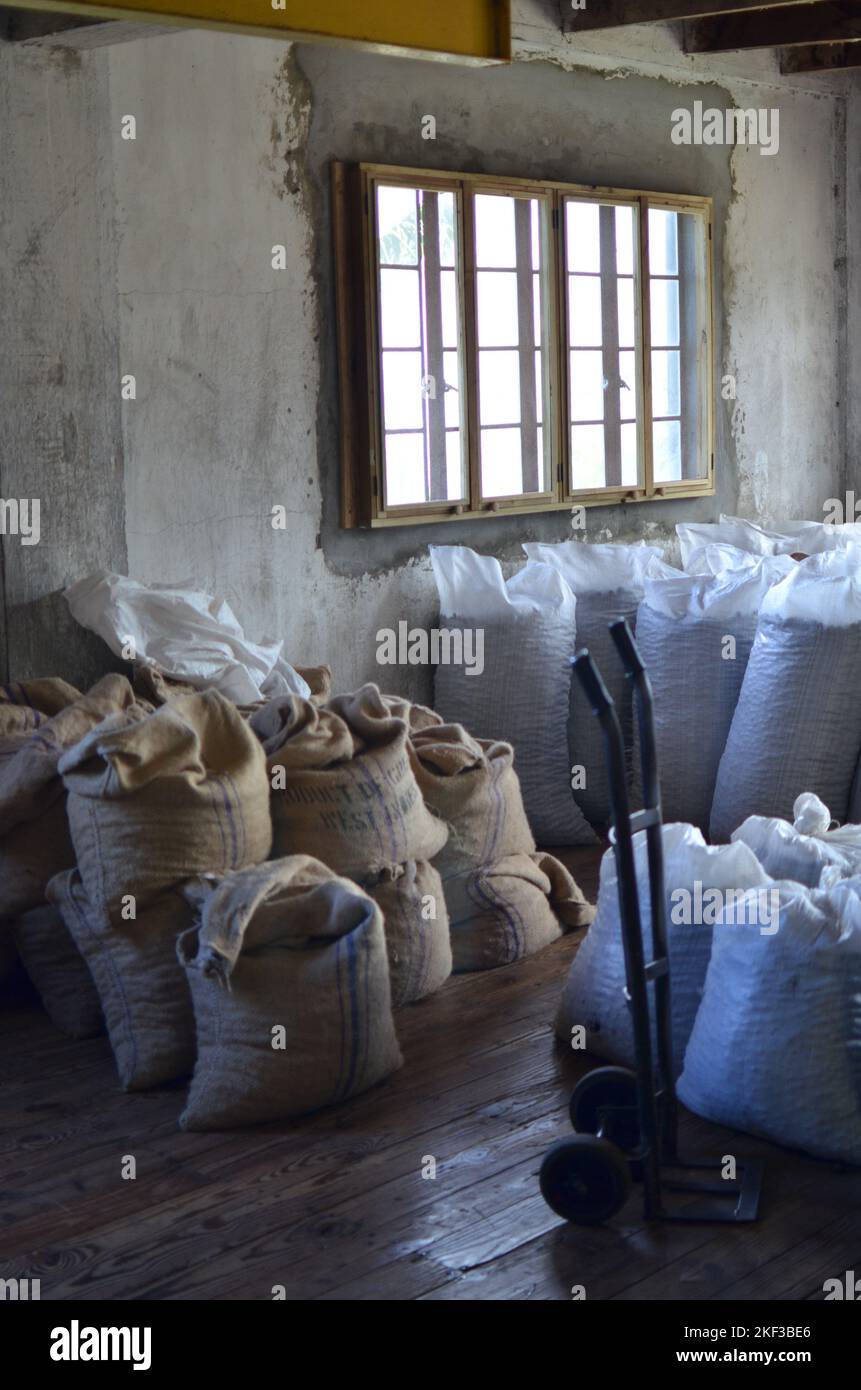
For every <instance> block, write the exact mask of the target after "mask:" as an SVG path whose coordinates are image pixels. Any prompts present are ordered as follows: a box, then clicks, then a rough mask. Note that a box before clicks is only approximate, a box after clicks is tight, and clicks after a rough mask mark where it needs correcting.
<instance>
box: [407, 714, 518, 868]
mask: <svg viewBox="0 0 861 1390" xmlns="http://www.w3.org/2000/svg"><path fill="white" fill-rule="evenodd" d="M411 743H412V752H413V758H412V762H413V768H414V771H415V775H416V780H417V782H418V784H419V788H420V790H421V793H422V796H423V797H424V799H425V804H426V805H427V806H429V807H430V808H431V810H432V811H434V812H435V813H436V814H437V815H438V816H440V817H441V818H442V819H443V820H444V821H446V822H447V823H448V826H449V839H448V843H447V844H446V845H445V847H444V848H443V849H442V851H441V852H440V854H439V855H438V857H437V860H436V866H437V868H438V869H439V871H440V873H441V874H442V876H443V878H444V879H445V878H447V877H448V876H449V875H452V874H460V873H463V872H465V871H466V870H467V869H474V868H477V867H478V866H479V865H480V864H489V863H491V862H492V861H493V860H495V859H502V858H503V857H505V856H506V855H509V854H532V853H533V851H534V849H535V841H534V840H533V838H532V831H531V830H530V828H529V822H528V820H527V819H526V812H525V810H524V808H523V798H522V797H521V795H520V783H519V781H518V778H517V774H516V772H515V771H514V749H513V748H512V747H511V744H510V743H496V742H492V741H490V740H487V739H474V738H472V737H471V736H470V735H469V734H468V733H467V732H466V730H465V729H464V728H463V726H462V725H461V724H440V725H437V726H435V727H428V728H425V729H422V730H418V731H417V732H416V733H414V734H413V736H412V740H411Z"/></svg>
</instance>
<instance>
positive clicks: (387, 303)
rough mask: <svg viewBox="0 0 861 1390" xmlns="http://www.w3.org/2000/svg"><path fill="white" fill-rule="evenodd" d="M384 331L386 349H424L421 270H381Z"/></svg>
mask: <svg viewBox="0 0 861 1390" xmlns="http://www.w3.org/2000/svg"><path fill="white" fill-rule="evenodd" d="M380 333H381V335H382V343H383V347H384V348H396V347H408V348H418V349H419V350H421V341H422V330H421V315H420V312H419V272H418V270H381V271H380Z"/></svg>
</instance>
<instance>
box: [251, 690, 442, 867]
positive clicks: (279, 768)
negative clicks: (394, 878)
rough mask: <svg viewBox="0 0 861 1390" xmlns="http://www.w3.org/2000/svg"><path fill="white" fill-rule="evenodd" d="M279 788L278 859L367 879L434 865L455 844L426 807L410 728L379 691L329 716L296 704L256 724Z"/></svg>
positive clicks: (275, 811)
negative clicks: (400, 867) (307, 860)
mask: <svg viewBox="0 0 861 1390" xmlns="http://www.w3.org/2000/svg"><path fill="white" fill-rule="evenodd" d="M251 726H252V728H253V729H254V730H255V731H256V733H257V734H258V737H260V738H261V739H262V741H263V747H264V749H265V753H266V760H267V766H268V769H269V777H270V781H271V784H272V820H273V848H272V853H273V856H274V857H275V858H280V857H283V856H284V855H287V854H311V853H312V851H313V854H314V856H315V857H317V858H319V859H321V860H322V861H323V863H324V864H328V865H329V867H330V868H332V869H334V870H335V871H336V872H337V873H339V874H345V875H347V876H348V877H350V878H364V877H366V876H368V875H373V874H376V873H379V872H380V871H381V870H382V869H384V868H386V867H387V866H391V865H395V864H403V863H406V862H407V861H408V860H411V859H412V860H430V859H433V858H434V856H435V855H436V854H438V853H439V851H440V849H441V848H442V846H443V845H444V844H445V841H446V839H447V834H448V832H447V830H446V827H445V825H444V824H443V822H442V821H440V820H438V819H436V818H434V817H433V816H432V815H431V814H430V812H429V811H428V810H427V809H426V807H425V804H424V802H423V800H422V796H421V792H420V791H419V788H418V785H417V784H416V779H415V775H414V773H413V769H412V766H411V764H410V758H409V753H408V749H407V724H406V722H405V720H404V719H400V718H397V717H395V716H394V715H392V714H390V712H389V709H388V706H387V705H386V703H385V701H384V699H383V697H382V696H381V695H380V692H379V690H378V689H377V687H376V686H375V685H366V686H363V687H362V688H361V689H360V690H358V691H356V692H355V694H352V695H340V696H338V697H337V698H336V699H334V700H332V701H330V703H329V705H328V706H327V707H326V708H325V709H318V708H317V706H315V705H313V704H312V703H311V702H310V701H308V700H302V699H300V698H299V697H298V696H288V697H286V698H285V699H283V700H279V701H275V702H273V704H272V705H271V706H267V707H266V708H264V709H263V710H261V711H260V713H259V714H257V715H254V716H252V720H251Z"/></svg>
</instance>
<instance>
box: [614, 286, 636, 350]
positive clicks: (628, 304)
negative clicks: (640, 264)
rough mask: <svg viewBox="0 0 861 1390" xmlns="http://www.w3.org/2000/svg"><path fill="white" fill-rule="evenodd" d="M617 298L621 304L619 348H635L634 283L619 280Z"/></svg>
mask: <svg viewBox="0 0 861 1390" xmlns="http://www.w3.org/2000/svg"><path fill="white" fill-rule="evenodd" d="M616 297H617V300H618V304H619V347H623V348H626V347H627V348H632V347H633V346H634V281H633V279H631V280H617V281H616Z"/></svg>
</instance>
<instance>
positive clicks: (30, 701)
mask: <svg viewBox="0 0 861 1390" xmlns="http://www.w3.org/2000/svg"><path fill="white" fill-rule="evenodd" d="M80 695H81V692H80V690H76V689H75V687H74V686H73V685H69V684H68V682H67V681H64V680H60V678H59V676H48V677H46V678H44V679H41V680H33V681H10V682H9V684H8V685H0V738H6V737H8V736H9V735H10V734H17V733H26V732H28V731H29V730H32V729H38V727H39V725H40V724H43V723H44V722H45V720H46V719H50V718H51V717H52V716H53V715H55V714H59V713H60V710H61V709H65V708H66V705H70V704H72V702H73V701H74V700H78V699H80Z"/></svg>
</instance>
